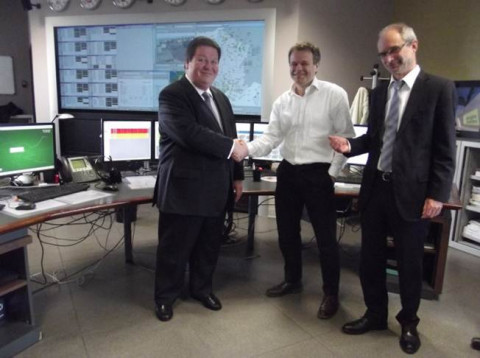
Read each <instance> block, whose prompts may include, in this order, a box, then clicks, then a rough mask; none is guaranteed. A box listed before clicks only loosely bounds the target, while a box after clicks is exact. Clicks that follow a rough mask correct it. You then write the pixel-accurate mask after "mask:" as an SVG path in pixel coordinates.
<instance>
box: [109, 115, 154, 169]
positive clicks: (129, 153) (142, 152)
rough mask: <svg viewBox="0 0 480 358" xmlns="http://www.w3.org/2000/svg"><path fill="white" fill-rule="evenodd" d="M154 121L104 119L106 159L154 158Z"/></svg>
mask: <svg viewBox="0 0 480 358" xmlns="http://www.w3.org/2000/svg"><path fill="white" fill-rule="evenodd" d="M152 141H153V139H152V121H150V120H148V121H146V120H145V121H142V120H131V121H130V120H112V119H103V120H102V148H103V156H104V157H105V160H107V159H110V158H111V160H112V161H114V162H119V161H149V160H150V159H151V158H152Z"/></svg>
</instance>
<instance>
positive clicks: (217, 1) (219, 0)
mask: <svg viewBox="0 0 480 358" xmlns="http://www.w3.org/2000/svg"><path fill="white" fill-rule="evenodd" d="M205 1H206V2H207V3H209V4H211V5H218V4H221V3H222V2H224V1H225V0H205Z"/></svg>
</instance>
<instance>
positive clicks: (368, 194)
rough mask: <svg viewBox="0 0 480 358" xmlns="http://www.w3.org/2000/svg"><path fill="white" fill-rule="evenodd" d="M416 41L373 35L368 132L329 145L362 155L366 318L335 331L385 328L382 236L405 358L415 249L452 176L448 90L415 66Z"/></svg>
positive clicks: (419, 252) (414, 299)
mask: <svg viewBox="0 0 480 358" xmlns="http://www.w3.org/2000/svg"><path fill="white" fill-rule="evenodd" d="M417 50H418V40H417V37H416V35H415V33H414V31H413V29H412V28H411V27H409V26H407V25H405V24H401V23H400V24H392V25H389V26H387V27H385V28H384V29H383V30H382V31H380V34H379V38H378V51H379V54H378V55H379V57H380V59H381V61H382V63H383V65H384V66H385V68H386V69H387V70H388V71H389V72H390V74H391V80H390V81H389V82H387V83H383V84H381V85H380V86H378V87H377V88H375V89H374V90H373V92H372V94H371V101H370V116H369V122H368V131H367V133H366V134H365V135H363V136H361V137H358V138H355V139H349V140H347V139H345V138H341V137H334V136H332V137H331V138H330V143H331V145H332V147H333V148H334V149H335V150H337V151H338V152H341V153H344V154H345V155H347V156H354V155H358V154H362V153H366V152H368V153H369V157H368V163H367V165H366V167H365V169H364V172H363V180H362V185H361V190H360V201H359V205H360V210H361V213H362V221H361V224H362V250H361V263H360V279H361V283H362V289H363V295H364V300H365V304H366V306H367V311H366V313H365V314H364V316H363V317H362V318H360V319H358V320H355V321H352V322H349V323H347V324H345V325H344V326H343V332H345V333H347V334H363V333H366V332H368V331H370V330H383V329H386V328H387V319H388V295H387V288H386V261H387V242H386V238H387V235H392V236H393V240H394V245H395V253H396V260H397V264H398V274H399V284H400V298H401V303H402V309H401V311H400V312H399V313H398V314H397V316H396V318H397V320H398V321H399V323H400V324H401V326H402V334H401V337H400V346H401V348H402V350H403V351H404V352H406V353H409V354H413V353H415V352H416V351H417V350H418V349H419V348H420V338H419V336H418V332H417V329H416V327H417V325H418V322H419V318H418V316H417V311H418V308H419V306H420V293H421V288H422V267H423V243H424V239H425V237H426V235H427V233H428V227H429V222H430V219H431V218H434V217H435V216H437V215H439V214H440V212H441V210H442V206H443V204H442V203H443V202H446V201H448V198H449V194H450V190H451V186H452V179H453V173H454V169H455V116H454V111H455V98H456V96H455V87H454V84H453V83H452V82H451V81H448V80H445V79H443V78H440V77H436V76H433V75H430V74H427V73H425V72H423V71H422V70H421V69H420V67H419V66H418V65H417V60H416V52H417Z"/></svg>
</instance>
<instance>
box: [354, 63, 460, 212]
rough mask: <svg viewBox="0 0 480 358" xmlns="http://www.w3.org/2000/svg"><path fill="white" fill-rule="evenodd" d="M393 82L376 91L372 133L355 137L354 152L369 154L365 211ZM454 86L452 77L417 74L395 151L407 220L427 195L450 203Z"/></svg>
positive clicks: (398, 195) (396, 181)
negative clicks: (444, 77)
mask: <svg viewBox="0 0 480 358" xmlns="http://www.w3.org/2000/svg"><path fill="white" fill-rule="evenodd" d="M387 91H388V82H387V81H386V82H385V83H382V84H381V85H380V86H378V87H377V88H375V89H374V90H373V91H372V93H371V100H370V115H369V120H368V131H367V133H366V134H365V135H364V136H361V137H359V138H355V139H351V140H350V144H351V149H352V150H351V153H350V155H349V156H353V155H358V154H361V153H365V152H368V153H369V158H368V162H367V165H366V167H365V169H364V172H363V181H362V186H361V191H360V201H359V205H360V209H362V208H364V207H365V206H366V205H368V200H369V197H370V194H371V192H372V187H373V183H374V178H375V171H376V170H377V165H378V160H379V157H380V150H381V147H382V138H383V132H384V122H385V107H386V102H387V93H388V92H387ZM455 100H456V96H455V87H454V85H453V83H452V82H451V81H448V80H445V79H442V78H440V77H436V76H433V75H429V74H427V73H425V72H423V71H421V72H420V74H419V75H418V77H417V79H416V81H415V83H414V85H413V88H412V90H411V93H410V97H409V100H408V103H407V105H406V107H405V112H404V114H403V117H402V119H401V124H400V128H399V129H398V132H397V135H396V138H395V146H394V151H393V163H392V173H393V188H394V195H395V200H396V203H397V208H398V211H399V212H400V215H401V216H402V217H403V219H405V220H409V221H411V220H418V219H419V218H420V217H421V213H422V209H423V204H424V202H425V199H426V198H427V197H429V198H432V199H435V200H437V201H441V202H446V201H447V200H448V198H449V195H450V190H451V185H452V180H453V174H454V170H455V114H454V112H455Z"/></svg>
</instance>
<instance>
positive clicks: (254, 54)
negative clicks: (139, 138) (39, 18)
mask: <svg viewBox="0 0 480 358" xmlns="http://www.w3.org/2000/svg"><path fill="white" fill-rule="evenodd" d="M264 28H265V24H264V21H263V20H254V21H251V20H248V21H217V22H185V23H163V24H131V25H98V26H69V27H56V28H55V45H56V60H57V78H58V88H57V93H58V99H59V109H60V111H65V110H70V109H78V110H114V111H117V110H118V111H153V112H156V111H157V110H158V94H159V92H160V91H161V89H163V88H164V87H165V86H167V85H168V84H169V83H171V82H173V81H175V80H177V79H178V78H180V77H181V76H182V75H183V73H184V68H183V66H184V62H185V49H186V46H187V44H188V42H189V41H190V40H191V39H192V38H194V37H196V36H207V37H210V38H212V39H214V40H215V41H217V42H218V44H219V45H220V47H221V48H222V56H221V59H220V71H219V74H218V77H217V79H216V81H215V82H214V85H215V86H216V87H218V88H219V89H221V90H222V91H223V92H225V94H226V95H227V96H228V97H229V99H230V101H231V103H232V106H233V109H234V113H235V114H239V115H260V114H261V105H262V66H263V48H264V43H263V42H264Z"/></svg>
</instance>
